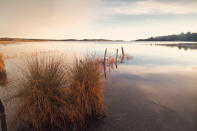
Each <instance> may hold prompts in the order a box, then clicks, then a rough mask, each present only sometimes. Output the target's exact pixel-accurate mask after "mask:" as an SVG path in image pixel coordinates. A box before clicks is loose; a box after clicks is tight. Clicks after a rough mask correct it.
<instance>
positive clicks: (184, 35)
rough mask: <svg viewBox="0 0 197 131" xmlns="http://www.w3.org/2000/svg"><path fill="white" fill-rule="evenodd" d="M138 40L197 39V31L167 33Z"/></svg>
mask: <svg viewBox="0 0 197 131" xmlns="http://www.w3.org/2000/svg"><path fill="white" fill-rule="evenodd" d="M137 41H197V33H191V32H187V33H180V34H178V35H175V34H173V35H167V36H157V37H150V38H147V39H138V40H137Z"/></svg>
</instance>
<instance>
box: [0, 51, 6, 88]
mask: <svg viewBox="0 0 197 131" xmlns="http://www.w3.org/2000/svg"><path fill="white" fill-rule="evenodd" d="M6 82H7V75H6V70H5V64H4V61H3V55H2V54H1V53H0V84H6Z"/></svg>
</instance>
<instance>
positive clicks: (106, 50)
mask: <svg viewBox="0 0 197 131" xmlns="http://www.w3.org/2000/svg"><path fill="white" fill-rule="evenodd" d="M106 56H107V48H106V49H105V54H104V62H103V66H104V75H105V79H106V77H107V74H106V65H105V64H106V63H105V62H106Z"/></svg>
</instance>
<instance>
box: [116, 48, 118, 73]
mask: <svg viewBox="0 0 197 131" xmlns="http://www.w3.org/2000/svg"><path fill="white" fill-rule="evenodd" d="M117 68H118V49H116V69H117Z"/></svg>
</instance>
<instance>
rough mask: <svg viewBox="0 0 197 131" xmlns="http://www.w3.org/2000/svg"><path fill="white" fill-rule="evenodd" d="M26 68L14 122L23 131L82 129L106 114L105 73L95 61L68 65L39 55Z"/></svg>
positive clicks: (85, 60)
mask: <svg viewBox="0 0 197 131" xmlns="http://www.w3.org/2000/svg"><path fill="white" fill-rule="evenodd" d="M26 67H27V69H25V70H23V79H21V81H20V82H19V85H18V86H19V87H22V88H23V90H22V92H21V93H20V94H21V95H20V96H21V97H20V99H21V100H20V101H21V104H20V106H19V108H18V110H17V113H16V115H15V120H14V122H15V124H17V125H18V127H19V130H38V131H41V130H42V131H43V130H44V131H45V130H47V131H53V130H81V129H84V127H85V126H86V125H88V122H89V121H90V120H92V119H100V118H101V117H102V116H103V115H104V98H103V84H102V78H101V71H100V66H99V63H98V62H96V60H94V59H93V58H88V57H87V58H86V59H84V60H80V61H79V60H76V61H75V62H74V65H73V66H66V65H65V64H64V62H63V61H62V59H61V58H59V57H55V56H46V55H45V56H41V57H39V56H38V55H36V57H32V58H31V59H28V60H27V62H26Z"/></svg>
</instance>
